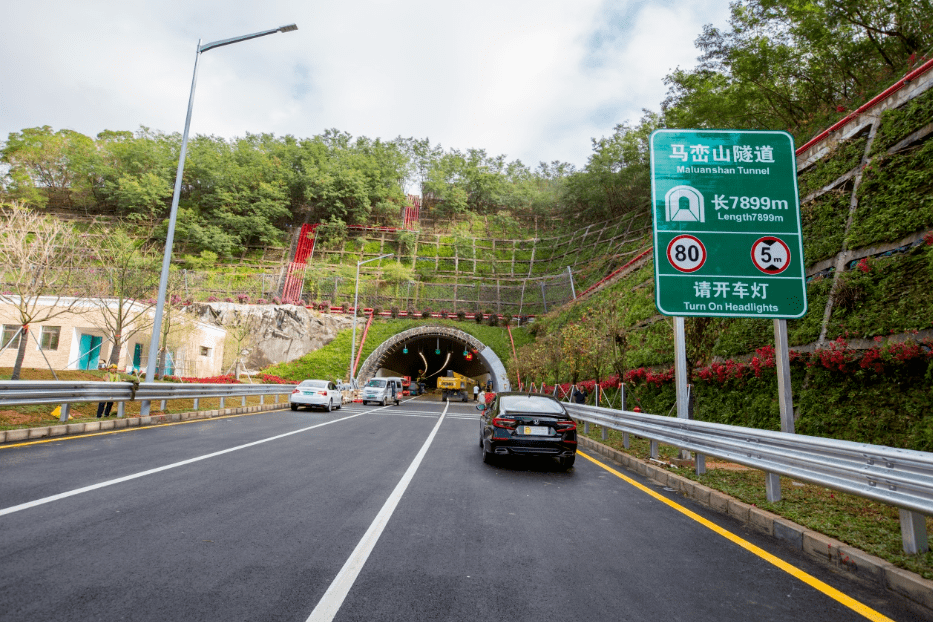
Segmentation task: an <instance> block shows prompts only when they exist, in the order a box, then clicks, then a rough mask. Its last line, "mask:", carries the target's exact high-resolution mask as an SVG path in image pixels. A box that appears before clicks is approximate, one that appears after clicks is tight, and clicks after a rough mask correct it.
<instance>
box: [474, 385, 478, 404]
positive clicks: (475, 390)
mask: <svg viewBox="0 0 933 622" xmlns="http://www.w3.org/2000/svg"><path fill="white" fill-rule="evenodd" d="M478 399H479V385H478V384H474V385H473V401H474V402H475V401H477V400H478Z"/></svg>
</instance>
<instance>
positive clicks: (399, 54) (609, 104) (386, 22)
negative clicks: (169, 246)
mask: <svg viewBox="0 0 933 622" xmlns="http://www.w3.org/2000/svg"><path fill="white" fill-rule="evenodd" d="M4 4H5V6H4V7H3V8H2V9H0V59H2V61H0V140H5V139H6V138H7V136H8V135H9V133H10V132H17V131H20V130H22V129H24V128H29V127H36V126H42V125H49V126H51V127H52V128H53V129H55V130H59V129H71V130H75V131H78V132H81V133H83V134H86V135H88V136H91V137H93V136H96V135H97V133H98V132H100V131H102V130H133V131H135V130H138V129H139V128H140V127H141V126H145V127H148V128H150V129H153V130H160V131H163V132H166V133H172V132H179V133H180V132H181V131H182V130H183V129H184V123H185V113H186V111H187V105H188V96H189V93H190V89H191V77H192V72H193V69H194V61H195V56H196V50H197V44H198V41H199V40H201V41H202V43H208V42H211V41H216V40H219V39H226V38H230V37H234V36H239V35H243V34H249V33H253V32H258V31H262V30H267V29H270V28H276V27H278V26H283V25H286V24H291V23H295V24H297V25H298V30H297V31H296V32H289V33H277V34H274V35H270V36H267V37H262V38H259V39H255V40H251V41H244V42H240V43H237V44H234V45H230V46H226V47H222V48H216V49H213V50H210V51H208V52H205V53H204V54H202V55H201V56H200V60H199V61H198V80H197V90H196V94H195V100H194V111H193V116H192V122H191V133H192V135H195V134H210V135H215V136H221V137H224V138H228V139H230V138H234V137H237V136H243V135H245V134H247V133H253V134H257V133H273V134H276V135H278V136H281V135H286V134H291V135H293V136H296V137H298V138H309V137H311V136H314V135H317V134H320V133H322V132H323V131H324V130H326V129H329V128H336V129H338V130H340V131H344V132H348V133H350V134H352V135H353V136H361V135H362V136H368V137H370V138H382V139H386V140H390V139H392V138H395V137H397V136H403V137H414V138H429V139H430V140H431V142H432V144H435V145H437V144H440V145H441V146H442V147H443V148H445V149H451V148H455V149H461V150H465V149H469V148H477V149H485V150H486V152H487V153H488V154H490V155H505V156H506V157H507V159H508V160H510V161H511V160H515V159H519V160H521V161H522V162H524V163H525V164H526V165H529V166H531V167H534V166H536V165H537V164H538V163H539V162H542V161H543V162H551V161H555V160H558V161H562V162H570V163H572V164H574V165H575V166H577V167H582V166H584V165H585V164H586V161H587V158H588V156H589V155H590V153H591V152H592V143H591V139H592V138H599V137H602V136H608V135H610V134H612V131H613V128H614V127H615V126H616V125H617V124H619V123H623V122H626V121H629V122H636V121H637V120H638V119H639V118H640V117H641V116H642V113H641V111H642V109H643V108H648V109H652V110H658V109H659V108H660V103H661V101H662V100H663V99H664V97H665V93H666V91H667V88H666V87H665V85H664V83H663V79H664V76H665V75H667V74H668V73H669V72H670V71H671V70H673V69H674V68H676V67H678V66H679V67H682V68H690V67H693V66H695V65H696V62H697V61H696V57H697V56H698V54H699V52H698V51H697V49H696V48H695V47H694V41H695V40H696V38H697V36H699V34H700V33H701V31H702V27H703V25H704V24H706V23H712V24H715V25H718V26H725V25H726V22H727V19H728V15H729V8H728V1H727V0H714V1H712V2H709V1H703V0H676V1H674V0H654V1H646V0H643V1H633V0H614V1H613V0H564V1H557V0H497V1H491V0H471V1H470V2H456V3H455V2H437V1H429V0H392V1H389V0H341V1H339V2H334V1H331V2H320V3H315V2H307V1H306V2H296V1H285V0H262V1H259V2H256V1H252V2H244V1H242V0H233V1H226V2H220V1H198V0H185V1H175V0H163V1H158V2H157V1H155V0H119V1H112V0H29V1H28V2H27V1H20V2H15V1H12V0H11V1H10V2H5V3H4Z"/></svg>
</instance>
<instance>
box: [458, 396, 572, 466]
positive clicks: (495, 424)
mask: <svg viewBox="0 0 933 622" xmlns="http://www.w3.org/2000/svg"><path fill="white" fill-rule="evenodd" d="M476 408H477V410H482V417H481V419H480V437H479V445H480V447H482V448H483V462H486V463H487V464H488V463H491V462H492V461H493V460H494V459H495V458H496V457H497V456H551V457H554V458H557V460H558V462H560V465H561V466H562V467H564V468H565V469H567V468H570V467H571V466H573V462H574V459H575V458H576V456H577V424H576V423H575V422H574V421H573V419H571V418H570V415H568V414H567V411H566V410H564V407H563V405H561V403H560V402H558V401H557V400H556V399H554V398H553V397H550V396H548V395H540V394H537V393H513V392H509V393H498V394H496V398H495V400H493V402H492V403H491V404H485V405H484V404H479V405H478V406H477V407H476Z"/></svg>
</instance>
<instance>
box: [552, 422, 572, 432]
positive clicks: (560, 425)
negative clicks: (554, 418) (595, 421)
mask: <svg viewBox="0 0 933 622" xmlns="http://www.w3.org/2000/svg"><path fill="white" fill-rule="evenodd" d="M554 427H555V428H557V431H558V432H573V431H574V430H576V429H577V422H576V421H558V422H557V423H555V424H554Z"/></svg>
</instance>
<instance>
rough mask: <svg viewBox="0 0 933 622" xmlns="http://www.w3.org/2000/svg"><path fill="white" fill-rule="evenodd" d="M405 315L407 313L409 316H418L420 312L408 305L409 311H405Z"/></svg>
mask: <svg viewBox="0 0 933 622" xmlns="http://www.w3.org/2000/svg"><path fill="white" fill-rule="evenodd" d="M405 315H407V316H408V317H409V318H413V317H418V312H417V311H415V310H414V309H412V308H411V307H408V311H406V312H405Z"/></svg>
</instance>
